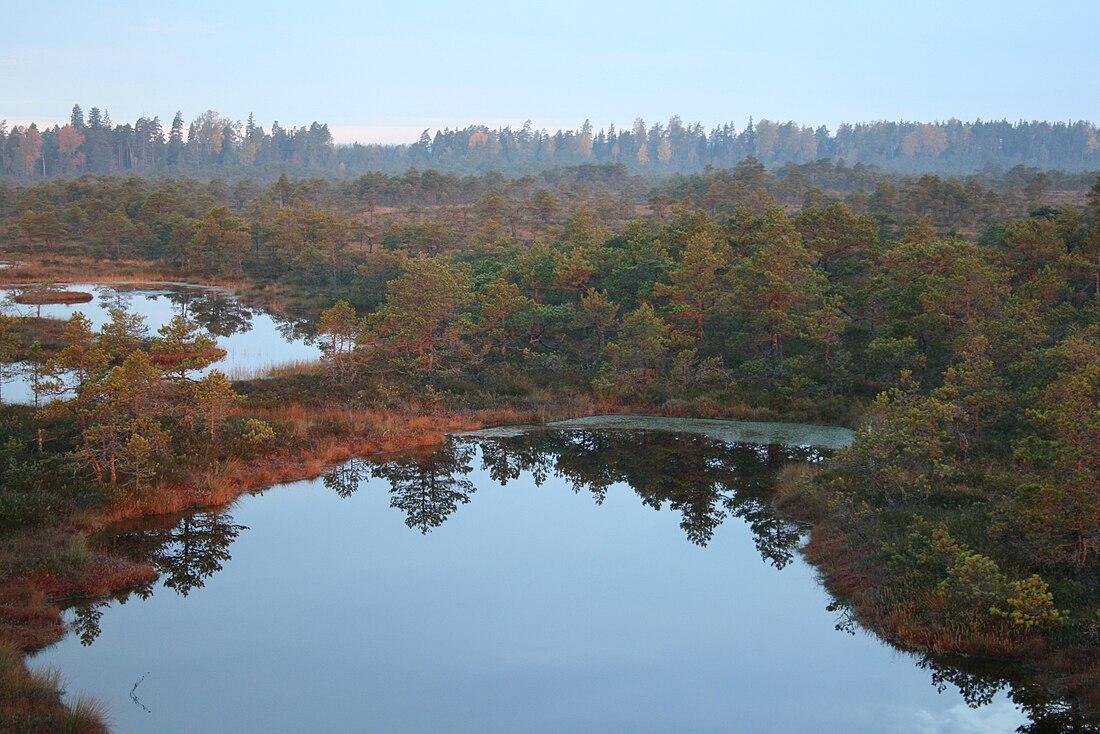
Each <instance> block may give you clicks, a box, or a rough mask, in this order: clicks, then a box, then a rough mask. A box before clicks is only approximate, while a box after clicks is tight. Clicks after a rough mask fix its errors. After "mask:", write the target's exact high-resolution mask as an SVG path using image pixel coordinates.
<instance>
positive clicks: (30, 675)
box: [0, 643, 109, 734]
mask: <svg viewBox="0 0 1100 734" xmlns="http://www.w3.org/2000/svg"><path fill="white" fill-rule="evenodd" d="M64 693H65V689H64V686H63V682H62V679H61V673H60V672H59V671H58V670H57V669H56V668H52V667H46V668H41V669H38V670H32V669H30V668H28V667H27V664H26V660H25V659H24V657H23V654H22V653H21V652H20V651H19V650H18V649H17V648H15V647H14V646H12V645H8V644H4V643H0V734H17V733H18V734H27V733H29V732H61V733H62V734H68V733H70V732H71V733H72V734H107V732H108V730H109V729H108V724H107V706H106V705H105V704H104V703H103V702H102V701H100V700H98V699H96V698H92V697H90V696H84V695H77V696H75V697H74V698H73V700H72V701H71V702H70V703H69V704H68V705H66V704H65V703H64V702H63V701H62V696H63V695H64Z"/></svg>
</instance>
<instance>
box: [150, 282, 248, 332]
mask: <svg viewBox="0 0 1100 734" xmlns="http://www.w3.org/2000/svg"><path fill="white" fill-rule="evenodd" d="M164 297H165V298H167V299H168V300H169V301H170V302H172V303H173V304H175V305H176V306H178V307H179V310H180V315H181V316H183V317H184V318H186V319H188V320H189V321H194V322H195V323H197V324H198V325H199V326H201V327H202V328H204V329H206V330H207V331H209V332H210V333H211V334H213V335H214V336H231V335H233V334H243V333H245V332H248V331H251V330H252V317H253V313H252V311H251V310H250V309H248V308H247V307H245V305H244V304H242V303H241V302H240V300H239V299H238V298H236V297H235V296H231V295H228V294H225V293H218V292H216V291H206V290H200V289H195V288H181V289H179V290H171V291H167V292H165V294H164Z"/></svg>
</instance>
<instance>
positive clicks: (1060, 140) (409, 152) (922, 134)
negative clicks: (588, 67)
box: [0, 105, 1100, 179]
mask: <svg viewBox="0 0 1100 734" xmlns="http://www.w3.org/2000/svg"><path fill="white" fill-rule="evenodd" d="M750 156H751V157H753V158H755V159H756V160H758V161H760V162H761V163H763V164H764V165H766V166H768V167H777V166H781V165H783V164H787V163H798V164H802V163H808V162H812V161H818V160H833V161H839V160H843V161H845V162H846V163H848V164H849V165H854V164H857V163H859V164H863V165H873V166H878V167H881V168H884V169H888V170H895V171H903V172H914V171H921V172H943V173H969V172H975V171H983V170H984V171H995V170H996V169H1008V168H1012V167H1014V166H1020V165H1022V166H1031V167H1038V168H1042V169H1064V170H1071V171H1080V170H1096V169H1100V140H1098V137H1097V128H1096V125H1094V124H1093V123H1091V122H1084V121H1078V122H1072V123H1064V122H1056V123H1051V122H1024V121H1020V122H1017V123H1010V122H1007V121H1005V120H1001V121H997V122H982V121H980V120H979V121H976V122H961V121H959V120H948V121H947V122H935V123H917V122H872V123H865V124H856V125H850V124H842V125H840V127H838V128H837V129H836V131H835V132H830V131H829V130H828V129H827V128H826V127H824V126H821V127H818V128H816V129H814V128H811V127H805V126H802V125H800V124H797V123H794V122H786V123H782V124H780V123H776V122H772V121H770V120H760V121H758V122H755V123H754V122H753V121H752V119H751V118H750V119H749V121H748V123H747V124H746V125H745V127H744V128H741V129H738V128H736V127H735V126H734V125H732V124H726V125H722V126H720V127H716V128H713V129H711V130H709V131H708V130H706V129H705V128H704V127H703V126H702V125H700V124H699V123H694V124H691V125H685V124H684V123H683V121H682V120H681V119H680V118H679V117H672V118H671V119H670V120H669V121H668V123H667V124H662V123H655V124H653V125H647V124H646V123H645V121H643V120H642V119H640V118H639V119H637V120H635V121H634V125H633V126H632V127H631V128H630V129H625V128H624V129H621V130H620V129H617V128H616V127H615V126H614V125H611V126H610V127H608V128H607V129H601V130H599V131H596V130H595V129H594V128H593V127H592V125H591V124H590V123H589V122H588V121H585V123H584V125H582V126H581V128H580V129H579V130H558V131H557V132H556V133H549V132H547V131H546V130H539V129H535V128H534V127H533V126H532V125H531V123H530V122H527V123H526V124H524V125H523V126H522V127H521V128H519V129H513V128H511V127H504V128H500V129H496V130H493V129H490V128H488V127H486V126H483V125H473V126H470V127H467V128H464V129H461V130H450V129H447V130H440V131H436V132H435V134H434V135H433V134H432V133H431V131H430V130H425V131H424V132H423V133H422V134H421V136H420V139H419V140H418V141H417V142H415V143H411V144H408V145H374V144H372V145H360V144H355V145H348V146H345V145H336V144H334V142H333V138H332V134H331V132H330V130H329V128H328V125H326V124H322V123H317V122H314V123H313V124H311V125H310V126H309V127H292V128H284V127H281V126H280V125H279V123H278V122H275V123H273V124H272V126H271V129H270V130H265V129H264V128H262V127H260V126H258V125H257V124H256V122H255V120H254V119H253V117H252V116H251V115H249V118H248V120H247V122H245V123H241V122H240V121H234V120H231V119H229V118H226V117H221V116H220V115H219V114H218V113H217V112H214V111H207V112H204V113H203V114H201V115H199V116H198V117H197V118H196V119H195V120H193V121H192V122H190V123H189V124H188V123H185V122H184V119H183V115H182V114H181V113H179V112H177V113H176V114H175V117H174V118H173V120H172V122H171V124H170V125H168V127H167V129H166V128H165V125H164V124H163V123H162V122H161V120H160V118H158V117H153V118H151V119H150V118H145V117H142V118H139V119H138V120H137V121H135V122H133V123H123V124H118V125H116V124H113V123H112V121H111V119H110V115H109V114H107V113H106V111H104V112H100V110H99V109H98V108H95V107H93V108H91V110H90V111H89V113H88V115H87V116H85V114H84V112H83V110H82V109H81V108H80V106H79V105H76V106H74V107H73V109H72V114H71V117H70V121H69V123H68V124H66V125H64V126H59V125H55V126H53V127H52V128H49V129H39V128H38V127H37V126H36V125H34V124H31V125H29V126H26V127H24V126H14V127H12V128H11V129H8V127H7V125H6V124H4V123H3V122H0V174H2V175H4V176H8V177H15V178H24V179H28V178H51V177H58V176H61V177H65V176H75V175H80V174H84V173H94V174H131V173H132V174H138V175H145V174H151V173H153V174H165V173H171V172H180V173H186V174H188V175H192V176H198V177H203V178H217V177H229V178H240V177H256V176H260V177H265V178H277V177H278V176H279V174H281V173H290V174H298V175H307V174H308V175H319V174H321V175H335V176H345V175H355V174H359V173H363V172H366V171H382V172H386V173H400V172H403V171H405V170H407V169H408V168H410V167H417V168H433V169H436V170H439V171H444V172H451V173H459V174H477V173H486V172H490V171H497V172H500V173H505V174H529V173H536V172H539V171H543V170H546V169H549V168H554V167H557V166H562V165H578V164H584V163H622V164H624V165H625V166H627V167H628V168H629V169H630V170H632V171H635V172H639V173H649V174H653V175H660V174H667V173H690V172H699V171H703V170H705V169H706V168H707V167H708V166H709V167H713V168H730V167H733V166H734V165H735V164H737V163H738V162H739V161H741V160H743V159H745V158H747V157H750Z"/></svg>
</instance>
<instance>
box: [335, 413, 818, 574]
mask: <svg viewBox="0 0 1100 734" xmlns="http://www.w3.org/2000/svg"><path fill="white" fill-rule="evenodd" d="M475 449H476V450H477V451H479V452H480V454H481V464H482V468H483V469H484V470H485V471H487V472H488V473H489V476H490V477H491V478H492V479H493V480H494V481H496V482H499V483H500V484H501V485H506V484H507V483H508V482H510V481H514V480H516V479H518V478H519V477H520V475H522V474H524V473H529V474H530V475H531V476H532V477H533V478H534V481H535V484H536V485H541V484H542V483H543V482H545V481H546V480H547V479H548V478H549V477H551V476H553V477H556V478H558V479H561V480H563V481H565V482H566V483H568V484H569V486H570V487H571V488H572V489H573V491H574V492H582V491H583V492H588V493H590V494H591V495H592V496H593V498H594V499H595V501H596V503H597V504H601V503H602V502H603V501H604V498H605V497H606V495H607V490H608V489H609V488H610V487H611V486H612V485H613V484H617V483H624V484H627V485H629V486H630V487H631V488H632V489H633V490H634V491H635V492H636V493H637V494H638V496H639V497H640V498H641V500H642V502H644V503H645V504H647V505H649V506H650V507H653V508H654V509H658V510H659V509H661V508H663V507H665V506H668V507H669V508H671V509H672V510H674V511H676V512H679V513H680V518H681V520H680V526H681V527H682V528H683V529H684V532H685V533H686V535H687V537H688V539H689V540H690V541H691V542H693V543H697V544H699V545H706V544H707V543H708V542H710V540H711V538H712V537H713V535H714V532H715V530H716V529H717V528H718V526H719V525H721V524H722V522H724V521H725V520H726V519H727V518H728V517H739V518H742V519H744V520H745V521H746V522H747V523H748V524H749V527H750V528H751V529H752V531H753V536H754V539H755V542H756V547H757V550H758V551H759V552H760V554H761V555H762V556H763V557H764V558H765V559H766V560H767V561H769V562H771V563H772V564H774V565H775V566H776V567H778V568H782V567H783V566H785V565H787V564H788V563H789V562H790V561H791V559H792V558H793V555H794V551H795V549H796V548H797V546H798V542H799V539H800V537H801V534H802V528H801V527H800V526H799V525H798V524H796V523H795V522H794V521H792V520H791V519H789V518H787V517H784V516H782V515H780V514H778V513H776V512H775V510H774V509H773V507H772V504H771V499H770V492H771V488H772V485H773V482H774V479H775V474H776V472H777V471H778V470H779V469H780V468H781V467H783V466H784V465H785V464H787V463H788V462H790V461H813V460H818V459H819V458H820V454H819V453H818V452H817V451H815V450H813V449H803V448H795V447H783V446H769V447H766V446H758V445H755V444H731V443H726V442H723V441H717V440H714V439H711V438H707V437H705V436H697V435H692V434H682V433H666V432H654V431H550V430H547V431H533V432H528V433H524V434H522V435H518V436H512V437H507V438H491V439H483V438H479V439H451V440H449V441H448V442H447V444H446V445H445V446H444V447H442V448H441V449H439V450H438V451H434V452H430V453H416V454H406V455H403V456H401V457H399V458H395V459H391V460H388V461H383V462H378V463H369V462H363V461H356V462H350V463H348V464H345V465H343V466H340V467H337V468H335V469H333V470H332V471H330V472H329V473H328V474H327V475H326V476H325V478H324V483H325V485H326V486H328V487H329V488H330V489H332V490H334V491H335V492H337V493H338V494H340V495H341V496H344V497H347V496H349V495H351V494H352V493H353V492H355V491H356V489H357V488H358V487H359V485H360V483H362V482H363V481H364V480H365V479H367V478H368V477H373V478H381V479H386V480H388V481H389V482H390V495H391V497H390V505H391V506H392V507H395V508H397V509H400V510H402V511H403V512H405V515H406V524H408V525H409V527H413V528H419V529H420V530H421V531H422V532H428V530H430V529H431V528H434V527H438V526H439V525H441V524H442V523H443V522H444V521H445V520H446V519H447V518H448V517H449V516H450V515H451V514H452V513H453V512H454V511H455V510H457V509H458V507H459V506H460V505H462V504H465V503H467V502H469V500H470V495H471V494H473V492H474V486H473V484H472V483H471V482H470V481H469V480H468V479H466V478H465V477H466V475H468V474H469V473H470V472H471V470H472V469H471V462H472V460H473V456H474V454H475Z"/></svg>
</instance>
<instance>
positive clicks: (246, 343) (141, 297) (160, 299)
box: [0, 283, 321, 403]
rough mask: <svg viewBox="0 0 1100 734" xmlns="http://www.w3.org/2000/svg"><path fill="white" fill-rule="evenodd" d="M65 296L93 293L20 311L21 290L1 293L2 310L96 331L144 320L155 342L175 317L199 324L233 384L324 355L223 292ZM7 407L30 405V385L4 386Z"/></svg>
mask: <svg viewBox="0 0 1100 734" xmlns="http://www.w3.org/2000/svg"><path fill="white" fill-rule="evenodd" d="M61 289H62V290H66V291H82V292H85V293H91V294H92V295H93V296H94V298H93V300H92V301H90V302H88V303H75V304H63V303H58V304H49V305H43V306H32V305H21V304H16V303H14V301H13V300H12V297H14V295H15V294H17V293H18V292H19V290H20V289H18V288H11V287H4V288H0V309H2V311H3V312H5V313H9V314H12V315H20V316H35V315H41V316H42V317H43V318H52V319H61V320H63V321H67V320H68V319H69V318H70V317H71V316H72V315H73V314H74V313H76V312H78V311H79V312H80V313H83V314H84V315H85V316H87V317H88V319H89V320H90V321H91V322H92V328H93V329H95V330H96V331H98V330H99V329H100V328H102V327H103V325H104V324H106V323H108V322H110V320H111V314H110V311H111V309H121V310H124V311H129V312H130V313H136V314H141V315H142V316H143V317H144V318H145V325H146V327H148V329H149V336H156V333H157V329H159V328H160V327H162V326H164V325H165V324H167V323H168V322H169V321H171V320H172V319H173V318H174V317H176V316H183V317H185V318H187V319H189V320H191V321H194V322H196V323H197V324H198V325H199V326H200V327H202V328H203V329H204V330H205V331H207V332H209V333H210V334H212V335H213V336H214V337H215V338H216V339H217V342H218V346H219V347H221V348H222V349H224V350H226V357H225V359H223V360H221V361H219V362H217V363H216V364H214V365H213V367H214V368H216V369H219V370H221V371H222V372H225V373H226V374H227V375H229V376H230V378H243V377H250V376H253V375H254V374H256V373H262V372H263V370H265V369H268V368H271V367H275V366H278V365H282V364H287V363H294V362H305V361H314V360H317V359H319V358H320V356H321V350H320V348H319V347H318V346H317V345H316V344H313V343H311V342H310V341H309V340H307V338H306V335H305V334H303V333H302V330H301V326H300V324H298V323H297V322H294V321H291V320H287V319H280V318H277V317H275V316H273V315H272V314H269V313H266V312H265V311H264V310H262V309H259V308H255V307H252V306H246V305H245V304H244V303H242V302H241V300H240V299H239V298H238V297H237V296H235V295H233V293H232V292H230V291H228V290H226V289H224V288H211V287H204V286H194V285H188V284H183V283H165V284H155V285H150V284H142V285H124V284H116V285H110V286H107V285H93V284H88V283H72V284H66V285H65V286H63V287H62V288H61ZM3 397H4V401H5V402H12V403H30V402H33V400H34V393H33V392H32V390H31V385H30V380H29V378H26V377H17V378H15V379H13V380H12V381H11V382H7V383H5V384H4V386H3Z"/></svg>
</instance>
